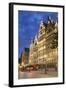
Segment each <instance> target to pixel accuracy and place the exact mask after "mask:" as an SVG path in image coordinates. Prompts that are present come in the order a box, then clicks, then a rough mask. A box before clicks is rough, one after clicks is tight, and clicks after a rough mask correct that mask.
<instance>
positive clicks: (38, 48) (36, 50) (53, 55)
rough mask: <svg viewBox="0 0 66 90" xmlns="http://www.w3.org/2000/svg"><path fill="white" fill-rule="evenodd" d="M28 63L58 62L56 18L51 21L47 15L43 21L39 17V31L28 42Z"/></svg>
mask: <svg viewBox="0 0 66 90" xmlns="http://www.w3.org/2000/svg"><path fill="white" fill-rule="evenodd" d="M29 63H31V64H58V19H57V20H56V21H52V20H51V17H50V16H49V17H48V20H47V23H44V20H43V18H41V21H40V28H39V32H38V34H37V35H36V36H35V39H33V40H32V41H31V44H30V52H29Z"/></svg>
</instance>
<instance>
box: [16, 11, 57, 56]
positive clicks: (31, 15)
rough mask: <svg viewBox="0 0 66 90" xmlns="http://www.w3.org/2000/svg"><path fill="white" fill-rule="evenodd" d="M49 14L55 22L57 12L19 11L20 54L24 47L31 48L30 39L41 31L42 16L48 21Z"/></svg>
mask: <svg viewBox="0 0 66 90" xmlns="http://www.w3.org/2000/svg"><path fill="white" fill-rule="evenodd" d="M48 16H51V19H52V20H53V21H54V22H55V21H56V18H57V16H58V13H57V12H38V11H18V56H19V57H20V56H21V53H22V51H23V48H29V45H30V41H31V39H32V38H34V37H35V35H36V34H37V33H38V31H39V25H40V20H41V18H43V19H44V22H45V23H47V19H48Z"/></svg>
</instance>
